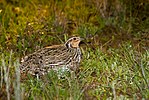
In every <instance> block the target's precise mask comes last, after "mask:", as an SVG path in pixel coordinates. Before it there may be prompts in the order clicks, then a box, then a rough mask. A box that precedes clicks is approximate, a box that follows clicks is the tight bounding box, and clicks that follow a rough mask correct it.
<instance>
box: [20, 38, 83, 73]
mask: <svg viewBox="0 0 149 100" xmlns="http://www.w3.org/2000/svg"><path fill="white" fill-rule="evenodd" d="M80 41H81V39H80V38H79V37H72V38H70V39H69V40H68V41H67V42H66V43H65V44H63V45H54V46H49V47H45V48H42V49H40V50H37V51H36V52H34V53H32V54H29V55H27V56H25V57H24V58H23V59H22V61H21V66H20V70H21V73H29V74H32V75H39V76H41V75H44V74H47V73H48V72H49V71H50V70H51V69H53V70H57V69H58V68H60V67H66V68H69V69H71V70H76V69H77V68H78V67H79V63H80V60H81V51H80V48H79V43H80Z"/></svg>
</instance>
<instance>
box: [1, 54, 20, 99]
mask: <svg viewBox="0 0 149 100" xmlns="http://www.w3.org/2000/svg"><path fill="white" fill-rule="evenodd" d="M12 57H13V53H12V51H11V52H10V54H7V56H6V55H5V56H4V54H2V55H1V64H0V67H1V69H0V71H1V78H0V79H1V89H2V90H4V91H1V92H2V93H3V94H5V92H6V96H7V100H10V99H11V98H12V97H15V99H16V100H20V99H21V87H20V70H19V60H16V61H13V58H12ZM13 67H14V68H13ZM14 69H15V71H14ZM13 94H14V95H13ZM4 96H5V95H4ZM1 98H3V97H1ZM4 98H5V97H4Z"/></svg>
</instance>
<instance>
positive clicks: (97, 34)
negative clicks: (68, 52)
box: [0, 0, 149, 100]
mask: <svg viewBox="0 0 149 100" xmlns="http://www.w3.org/2000/svg"><path fill="white" fill-rule="evenodd" d="M148 10H149V2H148V1H147V0H146V1H145V0H105V1H104V0H50V1H47V0H41V1H40V0H34V1H33V0H28V1H26V0H21V1H19V0H1V1H0V99H2V100H5V99H7V100H10V99H16V100H20V99H37V100H38V99H39V100H40V99H46V100H47V99H48V100H57V99H58V100H59V99H60V100H61V99H62V100H94V99H95V100H96V99H97V100H100V99H101V100H104V99H114V100H119V99H149V73H148V72H149V35H148V34H149V27H148V26H149V17H148V16H149V12H148ZM71 36H81V37H83V38H85V39H86V40H85V42H84V44H82V45H81V50H82V53H83V60H82V61H81V65H80V68H79V70H78V72H75V73H74V72H68V73H65V74H64V75H63V76H62V77H61V78H59V77H58V75H57V73H56V72H54V71H52V70H51V72H49V74H48V75H46V76H44V77H43V78H42V79H37V78H35V77H32V76H30V75H28V76H26V78H25V79H22V76H20V72H19V61H20V58H21V57H23V56H24V55H26V54H29V53H31V52H33V51H35V50H37V49H39V48H42V47H45V46H48V45H53V44H60V43H64V42H65V41H66V39H68V38H69V37H71Z"/></svg>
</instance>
